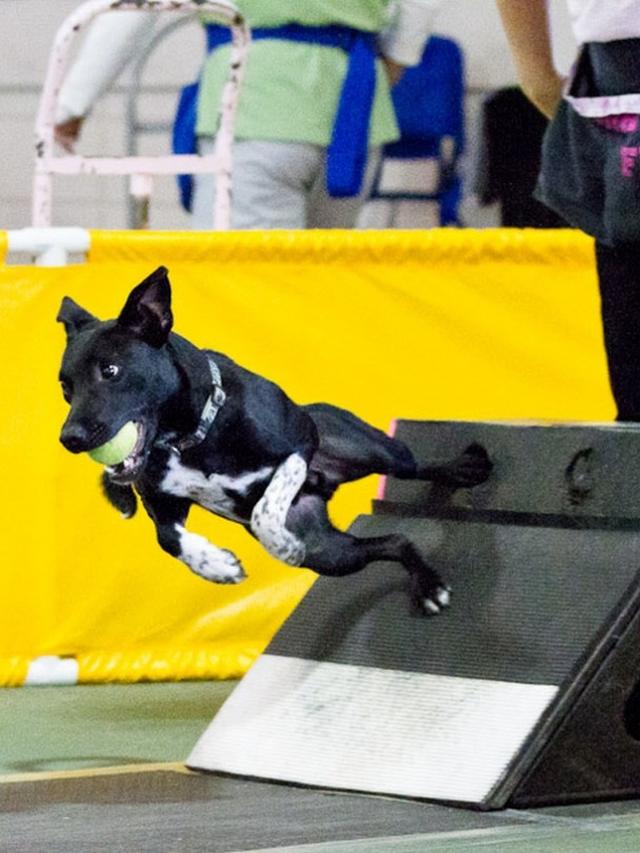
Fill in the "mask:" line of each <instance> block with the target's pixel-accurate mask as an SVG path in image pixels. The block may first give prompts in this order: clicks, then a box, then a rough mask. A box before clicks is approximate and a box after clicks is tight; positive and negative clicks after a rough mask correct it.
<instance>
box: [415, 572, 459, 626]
mask: <svg viewBox="0 0 640 853" xmlns="http://www.w3.org/2000/svg"><path fill="white" fill-rule="evenodd" d="M450 602H451V587H449V586H447V585H446V584H445V583H443V582H442V581H441V580H440V579H439V578H435V579H431V578H424V577H421V576H420V575H417V574H416V575H412V577H411V608H412V611H413V612H414V613H417V614H419V615H420V616H436V615H437V614H438V613H441V612H442V611H443V610H444V609H445V608H447V607H448V606H449V603H450Z"/></svg>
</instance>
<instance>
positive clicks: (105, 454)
mask: <svg viewBox="0 0 640 853" xmlns="http://www.w3.org/2000/svg"><path fill="white" fill-rule="evenodd" d="M137 440H138V427H137V426H136V425H135V424H134V422H133V421H128V422H127V423H126V424H125V425H124V426H123V427H122V429H121V430H119V431H118V432H117V433H116V434H115V435H114V436H113V438H112V439H111V441H107V442H106V444H101V445H100V447H95V448H94V449H93V450H90V451H89V456H90V457H91V458H92V459H93V460H94V462H100V464H101V465H118V464H119V463H120V462H123V461H124V460H125V459H126V458H127V456H128V455H129V454H130V453H131V451H132V450H133V448H134V447H135V446H136V441H137Z"/></svg>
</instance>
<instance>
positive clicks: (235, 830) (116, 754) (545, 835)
mask: <svg viewBox="0 0 640 853" xmlns="http://www.w3.org/2000/svg"><path fill="white" fill-rule="evenodd" d="M233 686H234V683H233V682H182V683H178V684H137V685H102V686H75V687H40V688H37V687H29V688H18V689H6V690H4V691H2V699H1V700H0V732H1V733H2V734H1V744H2V750H1V752H0V815H1V817H0V850H2V853H13V851H20V853H24V851H27V850H28V851H30V853H40V851H42V853H45V851H46V853H58V851H60V853H62V851H64V853H67V851H69V850H78V851H82V853H85V851H87V853H90V852H91V851H101V850H104V851H110V853H116V851H126V853H152V851H163V853H164V851H176V853H177V851H183V850H189V851H190V853H200V851H202V852H203V853H204V851H206V853H232V851H235V853H241V851H244V853H248V851H255V850H260V851H262V853H269V851H270V853H275V851H279V853H328V851H336V853H337V851H339V852H340V853H383V851H384V853H418V851H421V853H422V851H442V853H455V851H469V850H476V849H478V850H479V849H482V850H495V851H499V853H512V851H513V853H525V851H526V853H565V851H566V853H569V851H572V853H573V851H575V853H577V852H578V851H580V853H591V851H603V852H606V853H627V852H628V853H637V852H638V851H639V850H640V801H638V802H637V801H626V802H618V803H598V804H592V805H574V806H564V807H554V808H542V809H530V810H522V811H516V810H513V809H507V810H505V811H501V812H486V813H482V812H473V811H468V810H464V809H457V808H451V807H446V806H439V805H433V804H430V803H419V802H412V801H405V800H399V799H392V798H386V797H372V796H361V795H355V794H342V793H331V792H326V791H317V790H311V789H306V788H295V787H292V786H287V785H281V784H270V783H265V782H258V781H251V780H245V779H233V778H227V777H222V776H216V775H206V774H199V773H191V772H190V771H188V770H186V769H185V768H184V766H183V764H182V762H183V760H184V758H185V756H186V755H187V754H188V753H189V752H190V751H191V748H192V746H193V745H194V743H195V741H196V740H197V738H198V737H199V735H200V734H201V733H202V732H203V730H204V729H205V728H206V726H207V724H208V723H209V721H210V720H211V718H212V717H213V715H214V714H215V712H216V710H217V708H218V707H219V706H220V704H221V703H222V702H223V701H224V699H225V698H226V696H227V695H228V694H229V692H230V691H231V690H232V689H233Z"/></svg>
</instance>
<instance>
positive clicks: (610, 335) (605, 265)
mask: <svg viewBox="0 0 640 853" xmlns="http://www.w3.org/2000/svg"><path fill="white" fill-rule="evenodd" d="M596 265H597V270H598V282H599V286H600V300H601V311H602V327H603V332H604V342H605V349H606V352H607V362H608V365H609V379H610V382H611V391H612V393H613V398H614V400H615V402H616V406H617V409H618V414H617V420H619V421H640V331H639V327H640V245H635V244H628V245H623V246H616V247H612V246H607V245H605V244H603V243H600V242H596Z"/></svg>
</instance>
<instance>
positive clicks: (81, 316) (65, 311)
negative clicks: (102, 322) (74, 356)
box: [56, 296, 98, 338]
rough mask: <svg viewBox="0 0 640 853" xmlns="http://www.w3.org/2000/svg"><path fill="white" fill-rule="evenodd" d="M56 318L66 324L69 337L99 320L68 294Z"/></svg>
mask: <svg viewBox="0 0 640 853" xmlns="http://www.w3.org/2000/svg"><path fill="white" fill-rule="evenodd" d="M56 320H57V321H58V323H62V324H63V325H64V328H65V331H66V333H67V337H68V338H71V337H73V335H75V334H77V333H78V332H79V331H80V330H81V329H83V328H84V327H85V326H88V325H90V324H91V323H97V322H98V318H97V317H94V316H93V314H89V312H88V311H85V310H84V308H81V307H80V306H79V305H78V304H77V303H76V302H74V301H73V299H70V298H69V297H68V296H65V297H64V299H63V300H62V303H61V304H60V310H59V311H58V316H57V317H56Z"/></svg>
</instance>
